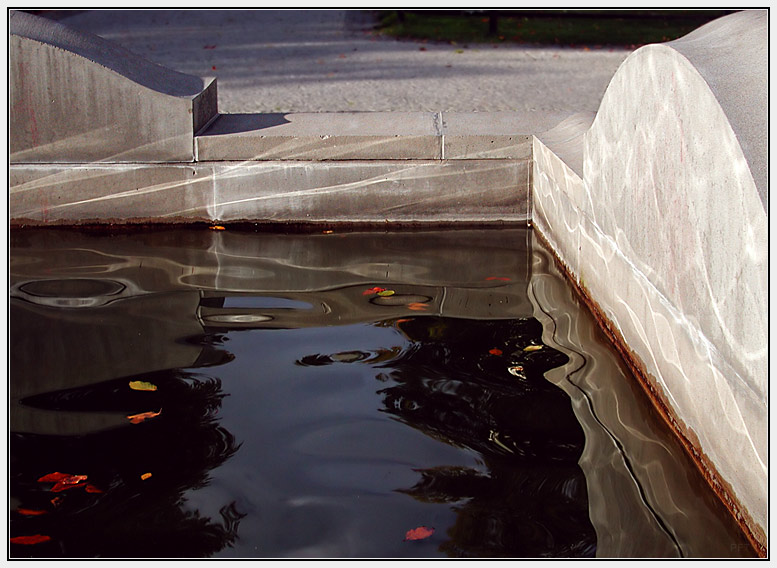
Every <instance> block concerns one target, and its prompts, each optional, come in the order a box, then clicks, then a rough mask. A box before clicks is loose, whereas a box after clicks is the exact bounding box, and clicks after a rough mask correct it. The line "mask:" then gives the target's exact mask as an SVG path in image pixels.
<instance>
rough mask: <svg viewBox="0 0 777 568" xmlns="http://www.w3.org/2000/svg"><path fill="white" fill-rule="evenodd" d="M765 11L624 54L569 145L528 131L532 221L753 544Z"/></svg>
mask: <svg viewBox="0 0 777 568" xmlns="http://www.w3.org/2000/svg"><path fill="white" fill-rule="evenodd" d="M767 24H768V22H767V14H766V12H765V11H746V12H739V13H735V14H732V15H730V16H727V17H725V18H722V19H720V20H717V21H715V22H712V23H710V24H708V25H707V26H703V27H702V28H700V29H698V30H696V31H694V32H693V33H691V34H689V35H688V36H686V37H684V38H681V39H679V40H676V41H674V42H669V43H666V44H660V45H648V46H645V47H643V48H641V49H639V50H637V51H635V52H634V53H633V54H632V55H631V56H629V57H628V58H627V59H626V61H625V62H624V63H623V65H622V66H621V67H620V69H619V70H618V71H617V72H616V74H615V75H614V77H613V79H612V81H611V83H610V85H609V87H608V89H607V91H606V93H605V95H604V98H603V100H602V104H601V107H600V109H599V111H598V113H597V114H596V117H595V118H594V120H593V123H592V124H591V126H590V128H589V129H588V130H584V129H583V134H582V136H580V135H579V134H580V133H579V132H578V137H577V140H578V144H577V146H576V147H573V148H572V149H570V148H569V147H563V145H560V144H559V140H558V129H556V130H554V131H551V132H550V133H548V134H547V135H545V136H543V135H540V136H539V137H538V139H535V141H534V165H533V175H534V177H533V223H534V225H535V227H536V229H537V230H538V231H539V232H540V233H541V234H542V235H543V237H544V238H545V239H546V240H547V241H548V242H549V244H550V245H551V247H552V248H553V249H554V251H555V252H556V254H557V256H558V258H559V259H560V261H561V262H562V263H563V264H564V265H565V267H566V269H567V270H568V272H569V273H570V274H571V275H572V278H573V279H574V281H575V283H576V284H577V285H578V286H579V287H580V289H581V290H582V291H583V293H584V294H585V295H587V297H588V298H589V300H590V301H591V303H592V306H593V307H594V309H595V310H596V311H598V312H599V315H600V316H601V317H602V318H603V320H604V321H605V322H606V325H608V326H609V327H610V329H611V332H612V334H613V336H614V337H615V338H616V340H617V341H619V342H621V343H622V344H623V346H624V350H625V351H626V352H627V355H629V356H630V357H631V359H632V361H633V362H634V364H635V366H636V368H637V370H639V371H640V373H641V375H642V376H643V377H644V378H645V380H646V381H647V383H648V384H649V387H650V388H651V389H652V390H653V392H654V396H655V397H656V398H657V400H658V402H659V403H660V404H662V405H663V406H664V408H665V410H666V412H667V416H668V418H669V419H670V420H671V421H672V422H673V423H674V426H675V427H676V428H677V430H678V431H679V433H680V434H681V435H682V436H683V437H684V438H685V439H686V441H687V443H688V445H689V447H690V448H691V449H692V451H694V452H695V453H696V454H697V460H698V461H699V463H700V464H701V465H702V466H703V467H704V468H705V469H706V470H707V471H708V473H709V475H710V477H711V481H712V482H713V484H715V485H716V486H717V489H718V491H719V493H721V494H722V495H724V498H725V499H727V500H729V504H730V506H731V508H732V509H733V510H734V511H735V512H736V514H737V515H739V516H741V520H742V521H743V522H744V523H745V524H747V526H748V527H749V529H750V531H752V534H753V537H754V538H755V539H756V540H757V541H758V542H759V543H760V544H761V545H764V546H765V544H766V536H765V535H766V533H767V531H768V524H767V511H768V508H767V505H768V503H767V495H768V468H767V464H768V321H767V313H768V288H767V285H768V283H767V279H768V278H767V277H768V266H767V265H768V234H767V231H768V218H767V209H766V204H767V201H768V189H767V185H766V183H767V181H766V179H767V176H766V155H767V146H766V144H767V139H766V130H767V124H768V121H767V112H768V101H767V99H766V93H767V85H766V77H767V74H768V69H767V58H766V46H767V41H768V37H767V36H768V32H767ZM543 140H544V141H543ZM556 147H559V151H558V152H556V151H554V150H555V148H556ZM560 156H565V157H566V161H565V160H562V159H561V157H560ZM581 156H582V160H581V161H580V160H579V158H580V157H581ZM576 160H577V162H576ZM576 163H577V164H578V166H577V167H575V164H576ZM580 163H581V165H582V167H580ZM575 170H577V171H575Z"/></svg>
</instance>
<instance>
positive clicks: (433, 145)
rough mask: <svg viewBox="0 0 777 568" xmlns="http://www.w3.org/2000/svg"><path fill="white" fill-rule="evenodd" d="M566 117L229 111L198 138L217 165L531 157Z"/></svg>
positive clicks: (201, 153)
mask: <svg viewBox="0 0 777 568" xmlns="http://www.w3.org/2000/svg"><path fill="white" fill-rule="evenodd" d="M564 117H566V115H565V114H557V113H523V112H480V113H477V112H472V113H463V112H335V113H323V112H322V113H286V114H284V113H270V114H224V115H221V116H219V117H218V119H217V120H216V121H215V122H214V123H213V124H212V125H211V126H210V127H208V128H207V129H206V130H205V131H204V132H202V133H201V135H199V136H197V138H196V144H197V157H198V159H199V160H203V161H216V160H225V161H233V160H245V161H262V160H441V159H446V160H483V159H507V160H527V159H529V158H530V157H531V136H532V135H533V134H535V133H537V132H541V131H544V130H547V129H549V128H550V127H552V126H554V125H555V124H557V123H558V122H560V121H561V120H562V119H563V118H564Z"/></svg>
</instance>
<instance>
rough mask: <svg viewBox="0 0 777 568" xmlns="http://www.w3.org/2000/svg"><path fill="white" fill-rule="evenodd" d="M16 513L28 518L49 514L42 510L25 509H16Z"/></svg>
mask: <svg viewBox="0 0 777 568" xmlns="http://www.w3.org/2000/svg"><path fill="white" fill-rule="evenodd" d="M16 512H17V513H19V514H20V515H27V516H28V517H37V516H38V515H45V514H47V513H48V511H44V510H42V509H24V508H23V507H19V508H18V509H16Z"/></svg>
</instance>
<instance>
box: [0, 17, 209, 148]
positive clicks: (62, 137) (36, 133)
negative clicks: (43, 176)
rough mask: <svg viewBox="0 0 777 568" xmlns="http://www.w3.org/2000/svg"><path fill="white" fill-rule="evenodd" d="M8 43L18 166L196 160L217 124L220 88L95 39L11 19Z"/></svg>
mask: <svg viewBox="0 0 777 568" xmlns="http://www.w3.org/2000/svg"><path fill="white" fill-rule="evenodd" d="M8 43H9V63H10V65H9V85H10V100H9V110H10V129H11V138H10V159H11V163H25V162H70V163H79V162H96V161H107V162H138V161H147V162H165V161H192V160H193V159H194V144H193V141H192V140H193V137H194V134H195V133H196V132H197V131H198V130H200V129H201V128H203V127H204V126H205V125H206V124H207V123H208V122H209V121H210V120H211V119H212V118H214V117H215V115H216V112H217V96H216V82H215V79H207V80H203V79H200V78H199V77H193V76H191V75H185V74H183V73H178V72H177V71H173V70H171V69H166V68H164V67H161V66H159V65H156V64H154V63H151V62H150V61H147V60H145V59H143V58H141V57H139V56H137V55H135V54H133V53H131V52H129V51H127V50H125V49H122V48H121V47H119V46H117V45H115V44H113V43H111V42H108V41H106V40H103V39H102V38H99V37H97V36H93V35H90V34H86V33H82V32H76V31H74V30H71V29H69V28H67V27H66V26H63V25H61V24H58V23H56V22H52V21H49V20H45V19H43V18H38V17H35V16H32V15H29V14H26V13H24V12H16V11H12V12H11V13H10V16H9V42H8Z"/></svg>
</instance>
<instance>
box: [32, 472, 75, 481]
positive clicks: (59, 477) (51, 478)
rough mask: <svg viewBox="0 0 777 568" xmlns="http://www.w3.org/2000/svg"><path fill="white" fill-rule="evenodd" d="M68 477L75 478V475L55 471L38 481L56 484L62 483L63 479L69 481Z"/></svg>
mask: <svg viewBox="0 0 777 568" xmlns="http://www.w3.org/2000/svg"><path fill="white" fill-rule="evenodd" d="M68 477H73V474H71V473H60V472H58V471H55V472H54V473H49V474H46V475H44V476H43V477H41V478H40V479H38V481H40V482H41V483H49V482H50V483H56V482H57V481H62V480H63V479H67V478H68Z"/></svg>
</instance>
